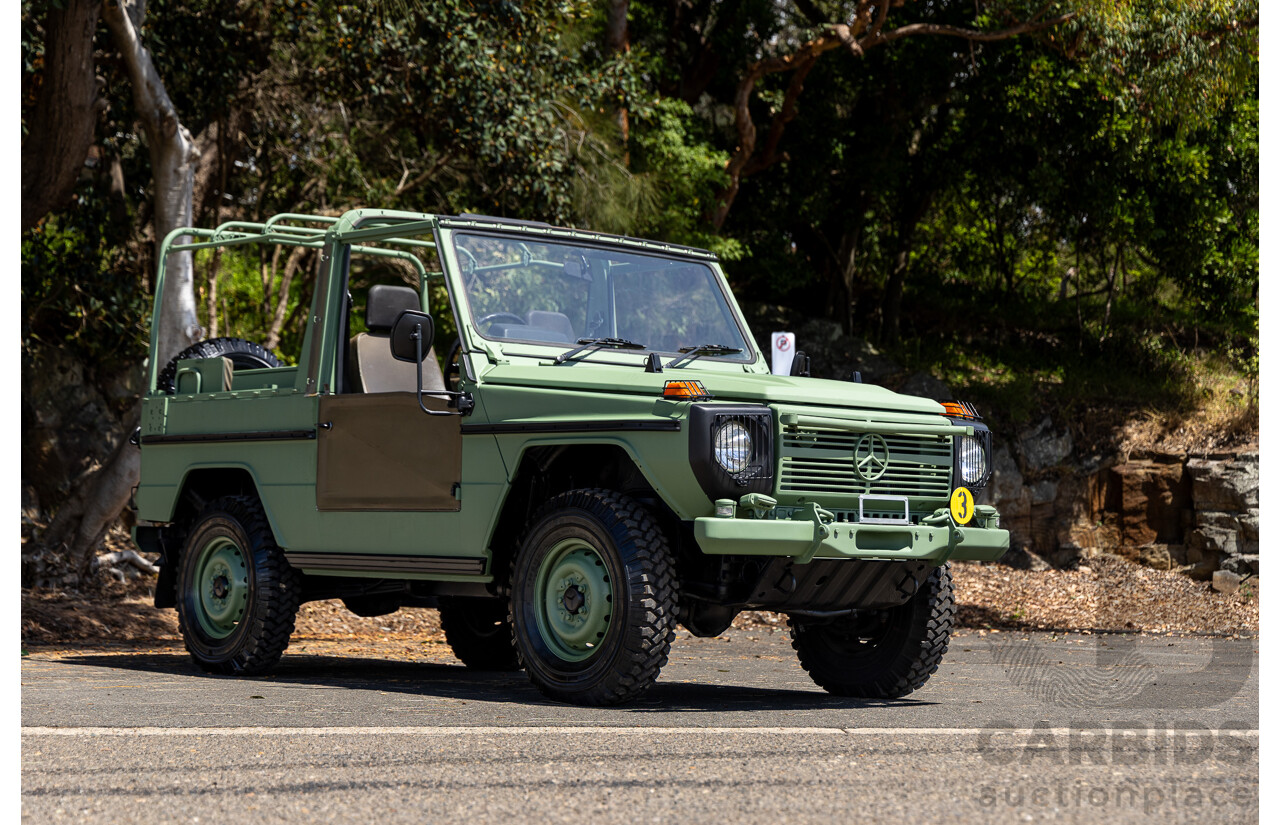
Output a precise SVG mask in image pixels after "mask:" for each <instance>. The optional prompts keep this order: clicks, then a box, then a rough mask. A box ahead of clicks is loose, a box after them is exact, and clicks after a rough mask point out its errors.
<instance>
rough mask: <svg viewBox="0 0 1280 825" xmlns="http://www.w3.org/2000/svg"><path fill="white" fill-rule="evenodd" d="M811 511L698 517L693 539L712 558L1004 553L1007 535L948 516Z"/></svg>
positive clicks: (938, 560) (986, 557)
mask: <svg viewBox="0 0 1280 825" xmlns="http://www.w3.org/2000/svg"><path fill="white" fill-rule="evenodd" d="M821 512H822V511H820V510H818V509H817V508H813V507H810V508H809V509H808V510H807V511H806V510H802V511H800V512H797V513H796V514H794V515H793V516H792V517H791V518H787V519H752V518H736V517H735V518H698V519H694V522H693V535H694V538H695V539H697V542H698V546H699V547H700V548H702V552H704V553H710V554H712V555H735V556H791V557H794V558H795V561H796V563H798V564H804V563H806V562H809V561H811V560H813V559H842V558H847V559H919V560H923V561H929V562H932V563H934V564H942V563H944V562H946V561H948V560H950V559H959V560H965V561H993V560H995V559H998V558H1000V557H1001V556H1003V555H1004V553H1005V551H1006V550H1008V549H1009V531H1008V530H1002V529H1000V528H998V527H994V528H991V527H976V526H973V527H969V526H965V527H962V526H960V525H957V524H956V523H955V521H953V520H952V519H951V517H950V515H949V514H945V513H942V514H937V515H935V516H933V517H931V518H929V519H927V520H926V522H925V523H922V524H902V525H897V524H894V525H888V524H857V523H854V522H833V521H826V520H825V519H824V518H823V517H822V515H821Z"/></svg>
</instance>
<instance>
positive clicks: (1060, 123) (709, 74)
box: [21, 0, 1259, 419]
mask: <svg viewBox="0 0 1280 825" xmlns="http://www.w3.org/2000/svg"><path fill="white" fill-rule="evenodd" d="M854 5H855V4H854V3H852V2H851V0H848V1H847V0H812V1H811V2H807V3H804V4H799V3H795V4H790V3H777V2H775V0H745V2H741V3H733V4H724V3H667V2H656V0H643V1H640V0H637V1H636V2H632V3H631V4H630V14H629V40H630V51H627V52H624V53H622V54H613V53H609V52H608V51H607V50H606V48H605V46H604V25H605V24H604V10H603V4H602V3H600V2H591V1H590V0H533V1H532V2H526V3H512V2H505V1H504V0H440V2H417V1H415V0H401V1H400V2H396V0H385V2H382V3H378V4H374V5H367V4H354V3H315V2H305V1H304V0H282V2H278V3H274V4H269V5H267V4H252V3H248V4H247V3H238V2H234V0H200V2H195V3H175V2H171V0H153V2H152V3H150V4H149V9H148V14H147V24H146V26H145V28H144V30H143V33H142V34H143V37H144V40H145V41H146V43H147V44H148V45H149V47H150V48H151V49H152V50H153V53H154V55H155V59H156V63H157V66H158V67H159V69H160V72H161V75H162V76H163V77H164V78H165V81H166V89H167V90H168V92H169V95H170V96H171V97H172V99H173V100H174V101H175V103H176V104H177V106H178V109H179V112H180V114H181V115H182V117H183V121H184V124H185V125H186V126H187V127H188V128H190V129H191V130H192V131H193V133H195V134H197V135H198V134H200V132H201V131H202V130H203V129H205V128H206V127H207V126H208V125H209V124H212V123H222V124H226V125H228V128H229V130H230V134H228V135H226V136H224V140H223V141H221V142H220V150H219V152H217V153H214V155H215V156H216V157H217V158H218V161H217V162H218V163H219V164H220V165H219V167H218V168H217V169H216V170H214V171H213V173H212V174H211V175H210V179H211V180H214V181H215V182H216V183H215V184H211V185H210V190H209V191H213V192H215V193H216V194H214V195H210V196H208V197H207V198H206V199H205V200H204V201H203V202H201V203H199V204H197V218H196V222H197V223H199V224H201V225H208V224H211V223H212V222H213V221H214V220H215V218H216V219H221V220H230V219H244V220H261V219H263V218H264V217H265V216H268V215H271V214H274V213H277V212H282V211H319V212H324V213H327V214H337V213H339V212H341V211H344V210H346V209H349V208H353V207H358V206H365V205H377V206H385V207H392V208H405V209H412V210H421V211H428V212H438V213H459V212H464V211H474V212H482V213H488V214H498V215H507V216H512V217H521V218H532V219H539V220H548V221H553V222H557V223H565V224H572V225H577V226H582V227H589V228H592V229H598V230H603V231H610V232H617V233H624V234H629V235H638V236H646V237H654V238H659V239H662V240H668V241H672V242H676V243H685V244H692V245H696V246H703V247H708V248H711V249H712V250H714V251H716V252H717V253H718V254H719V255H720V256H721V258H722V259H723V260H724V261H725V267H726V270H727V271H728V273H729V275H730V277H731V279H732V281H733V282H734V285H735V288H736V289H737V290H738V292H739V294H740V295H742V296H744V297H747V298H750V299H755V300H764V301H769V302H775V303H787V304H791V305H793V306H795V307H796V308H798V309H800V310H803V311H806V312H808V313H811V314H813V315H825V316H828V317H831V318H834V319H835V320H838V321H840V322H841V324H842V325H844V326H845V327H846V328H847V329H848V330H849V331H850V332H851V333H853V334H856V335H860V336H864V337H868V338H879V339H881V341H882V342H884V343H886V344H888V345H890V346H892V347H893V348H894V353H895V355H897V356H898V357H899V358H900V359H902V360H904V361H906V362H907V363H908V364H910V365H912V366H917V367H920V368H924V369H929V370H931V371H934V372H935V373H937V374H939V375H941V376H945V377H946V378H947V380H949V381H953V382H956V385H957V386H967V387H973V388H974V389H975V391H976V392H977V394H979V395H981V393H983V392H987V393H988V396H989V400H990V401H991V402H992V403H993V404H998V405H1000V406H1001V407H1002V408H1004V409H1007V410H1008V411H1009V415H1010V416H1012V417H1013V418H1015V419H1016V418H1020V417H1022V416H1028V415H1031V414H1032V411H1033V410H1034V409H1037V408H1038V405H1041V404H1044V403H1047V401H1046V399H1049V398H1052V399H1054V402H1055V403H1063V399H1066V403H1071V401H1070V400H1071V399H1072V398H1077V399H1078V398H1111V399H1114V400H1115V402H1116V403H1124V404H1131V405H1136V404H1140V403H1144V402H1143V401H1142V399H1147V400H1148V401H1150V400H1151V399H1158V403H1160V404H1165V405H1170V406H1177V405H1180V404H1183V403H1185V402H1186V400H1187V398H1188V397H1189V396H1190V395H1191V394H1194V392H1196V391H1197V390H1196V389H1195V388H1196V386H1197V384H1196V381H1197V379H1196V375H1197V374H1198V373H1202V372H1203V371H1204V370H1206V369H1209V367H1207V366H1206V365H1207V364H1210V363H1213V364H1225V365H1226V366H1222V367H1221V369H1223V370H1228V371H1233V374H1237V373H1238V374H1242V375H1245V376H1255V375H1256V371H1257V326H1258V310H1257V294H1258V268H1259V264H1258V249H1257V239H1258V231H1259V223H1258V202H1257V199H1258V102H1257V89H1258V79H1257V63H1258V60H1257V22H1256V21H1257V16H1258V3H1257V2H1256V0H1120V2H1117V1H1116V0H1073V1H1072V2H1067V1H1066V0H1058V1H1057V2H1051V3H1047V4H1046V3H1044V2H1041V0H980V2H977V3H974V2H972V0H931V2H907V3H904V4H901V5H892V4H891V11H890V24H889V25H890V27H893V26H900V25H909V24H911V23H928V24H938V25H948V26H960V27H968V28H982V29H988V30H991V29H998V28H1001V27H1003V26H1006V25H1009V24H1010V23H1011V22H1015V21H1017V20H1023V19H1027V18H1028V17H1029V16H1030V15H1032V14H1036V13H1040V14H1041V15H1042V17H1045V18H1047V17H1052V16H1054V15H1058V14H1061V13H1064V12H1067V11H1074V12H1076V13H1077V14H1076V17H1075V18H1074V19H1073V20H1072V21H1071V22H1069V23H1067V24H1066V25H1063V26H1059V27H1056V28H1054V29H1051V30H1048V31H1044V32H1040V33H1038V34H1035V35H1031V36H1026V37H1021V38H1017V39H1012V40H1007V41H1000V42H992V43H978V44H969V43H967V42H965V41H962V40H957V39H955V38H934V37H909V38H903V39H901V40H897V41H894V42H893V43H891V44H888V45H885V46H882V47H879V48H876V49H873V50H870V51H868V52H867V53H866V54H865V55H864V56H862V57H855V56H853V55H852V54H850V53H848V52H847V51H846V50H843V49H840V50H835V51H832V52H829V53H827V54H826V55H824V56H823V57H822V58H821V59H820V60H819V61H818V62H817V63H816V64H815V65H814V67H813V69H812V71H811V72H810V73H809V74H808V75H807V77H806V79H805V83H804V90H803V93H802V94H801V96H800V97H799V98H798V103H797V109H796V114H795V118H794V119H793V120H791V121H789V122H788V123H787V124H786V128H785V131H784V133H783V135H782V138H781V141H780V142H779V144H778V155H777V158H778V159H777V162H773V163H768V164H763V165H762V168H759V169H753V170H752V173H751V174H749V175H747V176H746V177H744V178H742V180H741V189H740V191H739V194H738V197H737V200H736V201H735V203H734V206H733V209H732V212H731V213H730V215H729V219H728V221H727V223H726V224H725V225H724V228H723V230H722V231H715V230H714V229H713V227H712V226H711V223H710V221H709V214H710V212H711V210H712V207H713V206H714V204H715V203H717V201H718V199H719V198H720V197H721V196H722V194H723V192H724V190H725V187H726V186H727V184H728V177H727V174H726V172H725V167H726V163H727V161H728V159H729V157H730V154H731V153H732V152H733V151H734V149H735V148H736V147H737V146H738V145H739V141H740V136H739V134H738V131H737V128H736V124H735V115H734V111H735V110H734V104H735V102H736V95H737V94H738V91H739V88H738V83H739V80H740V79H741V77H742V76H743V72H744V71H745V70H746V67H747V66H748V65H750V64H751V63H753V62H754V61H757V60H760V59H762V58H765V57H769V56H776V55H785V54H788V53H790V52H791V51H794V50H795V49H796V48H797V47H798V45H799V44H801V43H803V42H804V41H805V40H806V39H808V38H811V37H814V36H816V35H818V34H820V33H822V32H823V31H824V30H825V29H824V26H823V24H822V20H827V21H841V20H843V21H848V20H849V16H850V14H851V13H852V9H853V7H854ZM42 13H43V6H42V5H41V4H38V3H32V2H30V1H29V0H26V1H24V3H23V6H22V25H21V37H22V60H23V68H22V71H23V107H24V108H23V110H24V112H25V111H26V110H27V107H28V106H29V105H30V103H31V101H33V100H34V99H35V98H34V95H35V94H36V93H37V92H38V89H39V85H40V71H41V60H42V54H43V43H42V37H43V34H42V31H41V26H40V16H41V15H42ZM98 37H99V40H98V45H99V55H98V64H99V65H98V69H99V71H100V72H101V73H102V74H103V76H104V77H105V79H106V81H107V84H106V88H105V91H104V95H105V97H106V100H107V103H108V107H107V109H106V111H105V112H104V113H103V114H102V116H101V117H102V121H101V124H100V126H101V128H100V129H99V142H98V146H97V147H96V148H95V163H96V164H97V165H96V166H95V169H94V172H93V175H92V177H93V182H91V183H88V182H87V183H86V184H85V186H84V187H82V195H81V197H80V198H79V200H78V201H77V203H76V204H74V205H73V206H72V207H71V208H69V209H68V210H66V211H65V212H64V213H61V214H58V215H53V216H50V217H49V218H48V219H47V220H46V221H45V223H44V224H43V225H42V226H41V227H40V228H39V230H38V231H36V232H33V233H29V234H28V236H26V237H24V239H23V258H22V289H23V300H24V306H25V308H26V309H27V311H26V312H24V316H25V321H24V323H25V326H24V330H23V334H24V341H28V342H41V343H47V344H49V345H61V344H62V343H63V342H70V343H71V344H72V345H75V346H77V347H81V348H85V349H86V350H87V351H89V352H91V353H92V357H94V358H100V359H129V358H136V357H137V356H138V353H139V352H140V347H139V345H140V342H141V330H140V326H141V325H142V324H143V323H144V322H145V318H144V311H145V307H146V303H147V301H146V290H145V285H146V283H147V282H148V280H149V277H150V272H149V270H150V268H151V264H150V262H149V261H148V260H147V257H148V256H147V255H146V254H145V252H144V251H143V250H145V249H146V247H147V243H148V242H147V239H146V233H145V227H144V226H142V224H144V223H145V222H146V221H147V220H148V215H149V210H148V209H147V203H148V201H149V199H150V191H149V186H150V172H149V156H148V152H147V147H145V146H144V145H142V143H141V142H140V139H139V137H138V130H137V129H136V127H135V126H134V121H135V119H136V118H135V114H134V112H133V111H132V101H131V99H130V94H129V89H128V85H127V83H126V82H125V80H124V78H123V74H122V73H121V71H120V68H119V66H118V65H117V64H116V62H115V61H114V59H113V58H112V57H111V56H110V53H111V51H112V50H111V48H110V44H109V42H108V41H107V39H106V35H105V30H100V31H99V33H98ZM792 77H793V75H792V74H791V73H790V72H779V73H774V74H767V75H765V76H764V77H762V78H761V79H760V81H759V82H758V83H757V85H756V87H755V90H754V93H753V95H752V96H751V97H750V100H749V101H748V106H749V111H750V113H751V116H752V119H753V121H754V123H755V125H756V128H757V136H756V137H757V152H758V153H759V152H761V151H763V144H764V142H765V141H766V139H767V135H768V132H769V128H770V126H771V124H772V123H773V120H774V118H775V116H777V115H778V114H779V112H780V110H781V107H782V106H783V104H784V101H785V99H786V93H787V89H788V86H789V84H790V82H791V80H792ZM624 115H625V120H624ZM624 122H625V123H626V124H627V128H626V130H624V129H623V128H622V126H621V124H623V123H624ZM112 164H117V165H118V168H119V171H120V178H121V179H122V180H123V184H124V185H123V191H116V190H113V189H111V187H110V186H109V184H108V182H107V176H106V175H105V171H106V170H107V169H108V168H111V166H112ZM205 171H206V172H208V171H209V170H205ZM264 256H265V257H264ZM285 258H287V254H286V255H284V256H282V257H281V258H280V259H279V260H277V261H276V265H275V275H274V277H273V278H271V279H269V284H270V290H271V292H272V299H271V300H267V294H266V293H267V290H266V289H264V284H263V279H262V273H263V271H264V269H265V270H266V271H268V272H271V270H272V266H271V251H270V250H266V251H265V252H263V253H262V254H259V252H257V251H249V250H236V251H227V252H224V253H223V254H222V255H221V256H220V258H219V259H218V266H217V272H218V273H219V274H218V275H217V278H218V293H217V294H218V300H217V302H216V303H217V306H215V307H214V308H213V311H214V312H215V313H217V315H218V317H219V319H220V324H219V326H220V330H221V331H223V332H224V333H225V331H226V328H227V322H232V321H234V322H235V324H236V325H237V326H238V331H240V332H241V333H242V334H245V335H246V336H248V337H255V336H260V337H262V338H265V337H266V336H267V335H268V334H269V333H270V330H271V328H272V324H273V321H274V317H275V313H276V309H277V308H278V304H279V301H278V299H279V296H278V295H275V294H274V292H275V291H276V290H278V289H279V283H280V281H279V278H280V274H281V271H282V270H283V268H284V259H285ZM212 264H213V258H212V256H211V255H208V254H204V255H201V256H200V258H199V259H198V261H197V285H198V288H199V290H200V295H199V296H198V298H199V304H200V306H201V307H202V311H204V312H208V307H207V300H206V299H207V296H208V290H209V288H210V283H209V278H210V277H211V275H210V273H211V272H212V270H213V266H212ZM311 266H312V264H311V263H310V262H309V261H308V262H307V263H304V264H303V266H302V268H301V269H300V270H299V272H298V275H297V276H296V277H295V279H294V281H293V283H292V285H291V287H290V291H289V295H288V296H287V297H286V299H285V304H284V313H285V320H286V323H285V324H284V325H283V326H282V328H281V329H280V341H279V345H278V349H279V350H280V351H281V352H282V353H285V354H287V353H288V351H289V350H290V349H293V348H296V347H297V346H298V345H300V337H299V336H300V334H301V319H302V317H303V316H304V315H305V306H306V304H307V302H308V301H309V300H310V294H309V292H307V291H306V290H307V289H308V288H309V287H308V284H309V283H310V277H309V275H310V272H311ZM428 269H438V264H434V263H430V264H428ZM404 277H405V273H402V272H400V271H399V270H396V269H395V268H394V267H392V266H389V265H387V264H386V263H385V262H382V261H378V262H360V263H358V264H357V265H356V267H355V268H354V275H353V283H352V290H353V293H354V295H355V298H356V302H357V304H359V303H361V300H362V296H363V294H364V292H365V291H367V289H368V286H369V285H370V284H372V283H376V282H392V281H396V280H397V279H400V280H403V278H404ZM432 296H433V297H432V301H433V307H439V308H441V312H440V315H439V316H438V321H439V324H438V326H439V327H440V333H439V335H438V338H439V339H440V340H444V341H447V340H451V338H452V335H453V334H454V333H453V329H454V327H453V326H452V321H451V320H450V319H448V317H447V313H445V312H443V308H444V307H445V306H446V304H447V302H446V301H445V296H444V295H443V293H442V291H441V289H440V288H439V287H432ZM236 316H239V317H236ZM207 320H208V319H206V322H207ZM358 323H359V322H358V320H357V326H358ZM353 331H356V330H354V329H353ZM895 340H896V341H897V342H898V343H896V344H892V343H891V342H893V341H895ZM1205 350H1208V351H1209V352H1208V353H1206V352H1205ZM1114 363H1123V364H1125V365H1126V370H1125V371H1124V374H1123V378H1124V380H1120V378H1119V377H1118V376H1117V371H1116V370H1114V369H1109V368H1107V365H1110V364H1114ZM1213 369H1215V370H1216V369H1219V367H1217V366H1215V367H1213Z"/></svg>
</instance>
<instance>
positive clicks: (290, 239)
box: [147, 212, 439, 392]
mask: <svg viewBox="0 0 1280 825" xmlns="http://www.w3.org/2000/svg"><path fill="white" fill-rule="evenodd" d="M348 214H350V213H348ZM382 215H383V216H387V217H389V218H390V219H383V220H376V219H375V220H371V221H365V222H363V223H362V225H361V226H360V227H359V228H352V229H345V228H344V227H345V226H347V225H349V224H348V222H347V221H343V219H341V218H335V217H330V216H328V215H305V214H301V213H297V212H282V213H281V214H279V215H275V216H273V217H271V218H269V219H268V220H267V221H266V222H265V223H257V222H252V221H227V222H226V223H223V224H220V225H219V226H218V227H217V228H215V229H200V228H197V227H191V226H183V227H179V228H177V229H175V230H173V231H172V232H170V233H169V234H168V235H166V236H165V238H164V241H162V242H161V244H160V255H159V258H160V260H159V263H158V264H157V265H156V294H155V299H154V308H153V309H152V312H151V343H150V346H149V347H148V356H149V357H148V365H147V392H151V391H153V390H154V389H155V383H156V376H157V374H158V373H159V370H160V365H159V364H158V363H157V362H156V348H157V344H158V341H157V340H156V331H157V330H158V329H159V322H160V310H161V308H162V307H163V306H164V288H165V270H166V263H167V262H168V260H169V255H170V254H171V253H174V252H194V251H195V250H197V249H216V248H220V247H230V246H245V245H248V244H279V245H281V246H302V247H307V248H310V249H321V248H323V247H324V246H325V244H327V243H330V242H334V241H337V242H341V243H347V244H351V251H352V253H356V254H361V255H372V256H375V257H381V258H394V259H397V260H402V261H407V262H408V263H409V264H411V265H412V266H413V268H414V269H416V270H417V272H418V277H419V278H420V279H421V280H422V282H423V283H424V284H425V282H426V281H427V279H428V278H429V277H431V276H432V275H435V274H439V273H428V272H427V268H426V267H425V266H423V264H422V261H421V260H420V259H419V258H418V256H416V255H414V254H412V253H411V252H406V251H404V250H401V249H383V248H381V247H376V246H364V245H360V244H358V243H352V242H353V241H376V242H378V243H387V244H396V245H398V246H408V247H417V248H427V249H435V246H436V244H435V242H434V241H424V240H421V239H418V238H404V237H399V235H400V234H406V233H416V232H432V231H434V230H435V226H436V220H435V218H434V217H430V216H423V215H414V216H413V217H414V218H416V220H410V221H406V220H404V219H403V218H400V217H399V216H398V215H397V216H395V217H390V216H388V215H387V213H382ZM344 217H346V216H344ZM340 222H341V223H342V224H343V225H342V226H339V227H335V224H339V223H340ZM316 223H318V224H323V225H322V226H307V225H305V224H316ZM393 231H394V234H393ZM388 235H391V236H390V237H388ZM188 236H191V237H195V238H206V239H207V240H203V241H195V242H187V243H179V242H178V239H179V238H185V237H188Z"/></svg>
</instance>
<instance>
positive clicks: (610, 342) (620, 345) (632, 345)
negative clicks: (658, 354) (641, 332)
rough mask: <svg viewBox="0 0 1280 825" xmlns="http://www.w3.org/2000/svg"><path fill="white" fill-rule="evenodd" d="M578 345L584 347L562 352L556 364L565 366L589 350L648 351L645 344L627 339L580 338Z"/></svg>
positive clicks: (557, 357)
mask: <svg viewBox="0 0 1280 825" xmlns="http://www.w3.org/2000/svg"><path fill="white" fill-rule="evenodd" d="M578 343H579V344H581V345H582V346H580V347H575V348H574V349H571V350H569V351H568V352H562V353H560V354H559V355H557V356H556V363H557V364H563V363H564V362H565V361H568V360H569V359H570V358H572V357H573V356H575V355H577V354H578V353H580V352H582V351H583V350H587V351H589V352H595V351H596V350H598V349H600V348H601V347H613V348H614V349H648V347H646V346H645V345H644V344H637V343H636V342H635V341H628V340H627V339H626V338H579V339H578Z"/></svg>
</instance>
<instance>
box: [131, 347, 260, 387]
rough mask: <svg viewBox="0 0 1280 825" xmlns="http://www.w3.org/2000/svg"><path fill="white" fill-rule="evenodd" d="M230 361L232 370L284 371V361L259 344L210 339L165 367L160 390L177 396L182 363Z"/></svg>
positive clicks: (158, 377) (177, 357) (182, 353)
mask: <svg viewBox="0 0 1280 825" xmlns="http://www.w3.org/2000/svg"><path fill="white" fill-rule="evenodd" d="M219 356H222V357H225V358H230V359H231V367H232V369H237V370H257V369H267V368H270V367H282V366H284V365H283V364H281V363H280V360H279V359H278V358H276V357H275V356H274V355H272V354H271V353H270V352H267V350H266V349H265V348H263V347H262V346H261V345H259V344H255V343H253V342H252V341H245V340H244V339H242V338H210V339H209V340H207V341H197V342H196V343H194V344H192V345H191V346H189V347H187V348H186V349H184V350H183V351H182V352H180V353H178V354H177V355H175V356H173V360H172V361H170V362H169V363H167V364H165V365H164V369H162V370H160V375H159V376H157V378H156V389H157V390H159V391H160V392H162V393H166V394H168V395H173V377H174V376H175V375H176V374H177V372H178V362H179V361H186V360H188V359H191V358H217V357H219Z"/></svg>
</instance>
